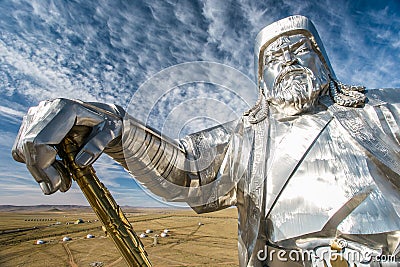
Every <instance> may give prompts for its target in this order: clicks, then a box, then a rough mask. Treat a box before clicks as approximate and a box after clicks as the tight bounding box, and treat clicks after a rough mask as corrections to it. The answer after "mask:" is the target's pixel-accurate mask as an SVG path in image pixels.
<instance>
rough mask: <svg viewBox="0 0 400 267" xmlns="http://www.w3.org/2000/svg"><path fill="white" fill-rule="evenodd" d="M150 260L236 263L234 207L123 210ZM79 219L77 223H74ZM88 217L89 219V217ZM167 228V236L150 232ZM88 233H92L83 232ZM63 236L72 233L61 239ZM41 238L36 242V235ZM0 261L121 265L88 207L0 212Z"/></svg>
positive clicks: (177, 263)
mask: <svg viewBox="0 0 400 267" xmlns="http://www.w3.org/2000/svg"><path fill="white" fill-rule="evenodd" d="M125 213H126V215H127V217H128V220H129V221H130V222H131V223H132V225H133V228H134V229H135V231H136V232H137V234H138V235H139V234H140V233H142V232H144V231H145V230H146V229H152V230H153V231H154V232H153V233H151V234H149V237H146V238H142V239H141V240H142V242H143V244H144V246H145V249H146V251H147V253H148V255H149V258H150V260H151V262H152V264H153V266H238V256H237V212H236V209H226V210H223V211H219V212H215V213H208V214H202V215H197V214H196V213H195V212H193V211H191V210H168V209H165V210H155V209H147V210H146V209H142V210H129V209H128V210H126V211H125ZM77 219H83V220H84V221H85V222H84V223H82V224H74V222H75V221H76V220H77ZM89 221H90V222H89ZM164 229H169V230H170V232H169V236H167V237H165V238H161V237H159V238H158V239H157V241H158V243H157V245H154V244H153V243H154V239H153V236H154V235H155V234H160V233H161V232H162V231H163V230H164ZM87 234H92V235H94V236H95V238H93V239H87V238H86V235H87ZM64 236H69V237H71V238H72V240H71V241H67V242H63V241H62V239H63V237H64ZM38 239H42V240H44V241H45V244H43V245H36V240H38ZM0 266H1V267H6V266H13V267H14V266H30V267H31V266H72V267H75V266H104V267H105V266H115V267H117V266H127V265H126V264H125V262H124V260H123V259H122V258H121V257H120V255H119V252H118V251H117V250H116V248H115V247H114V244H113V242H112V240H111V239H110V238H109V237H106V236H105V234H104V232H103V231H102V229H101V223H100V222H98V221H96V216H95V214H94V213H93V212H91V210H90V209H85V208H83V209H82V208H80V209H67V210H45V211H29V210H26V211H23V210H22V211H21V210H18V211H6V212H0Z"/></svg>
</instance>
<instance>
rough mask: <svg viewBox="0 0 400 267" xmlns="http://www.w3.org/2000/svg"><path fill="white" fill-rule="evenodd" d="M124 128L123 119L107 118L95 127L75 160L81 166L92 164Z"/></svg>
mask: <svg viewBox="0 0 400 267" xmlns="http://www.w3.org/2000/svg"><path fill="white" fill-rule="evenodd" d="M121 129H122V121H120V120H115V121H114V120H113V121H110V120H105V121H104V122H103V123H101V124H99V125H97V126H96V127H93V130H92V133H91V134H90V136H89V137H88V139H87V141H86V144H85V145H84V146H83V147H82V149H81V150H80V151H79V153H78V154H77V155H76V157H75V162H76V163H77V164H78V165H79V166H81V167H84V166H88V165H90V164H92V163H93V162H94V161H96V159H97V158H98V157H99V156H100V155H101V154H102V153H103V151H104V149H105V148H106V146H107V145H108V144H109V143H110V142H111V141H112V140H114V139H115V138H116V137H117V136H118V135H119V133H120V131H121Z"/></svg>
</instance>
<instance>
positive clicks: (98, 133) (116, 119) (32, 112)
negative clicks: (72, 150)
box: [12, 99, 124, 195]
mask: <svg viewBox="0 0 400 267" xmlns="http://www.w3.org/2000/svg"><path fill="white" fill-rule="evenodd" d="M123 115H124V111H123V110H122V108H120V107H118V106H114V105H106V104H100V103H83V102H80V101H75V100H68V99H56V100H52V101H43V102H41V103H40V104H39V106H37V107H32V108H30V109H29V111H28V113H27V114H26V116H24V119H23V121H22V125H21V128H20V130H19V133H18V136H17V138H16V140H15V144H14V146H13V149H12V155H13V158H14V159H15V160H16V161H19V162H22V163H26V166H27V168H28V170H29V172H30V173H31V174H32V176H33V177H34V178H35V180H36V181H37V182H38V183H39V185H40V187H41V189H42V191H43V193H44V194H46V195H49V194H52V193H54V192H56V191H57V190H60V191H61V192H65V191H67V190H68V189H69V188H70V187H71V177H70V174H69V173H68V172H67V170H66V168H65V166H64V165H63V163H62V162H61V161H60V160H58V159H56V155H57V150H56V148H55V146H56V145H58V144H59V143H60V142H61V141H62V140H63V139H64V137H65V136H66V135H67V134H68V135H69V136H71V137H72V138H73V139H74V140H75V141H76V142H77V143H78V145H79V147H80V151H79V152H78V153H77V155H76V157H75V162H76V163H77V164H78V165H80V166H81V167H83V166H87V165H90V164H92V163H93V162H94V161H95V160H96V159H97V158H98V157H99V156H100V155H101V153H102V152H103V150H104V148H105V147H106V146H107V145H108V144H110V142H112V141H113V140H114V139H115V138H117V137H118V136H120V134H121V129H122V118H123Z"/></svg>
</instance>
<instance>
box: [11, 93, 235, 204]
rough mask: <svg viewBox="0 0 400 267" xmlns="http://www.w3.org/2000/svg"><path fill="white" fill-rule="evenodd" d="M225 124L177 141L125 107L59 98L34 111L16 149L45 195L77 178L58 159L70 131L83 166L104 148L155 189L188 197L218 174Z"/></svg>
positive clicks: (181, 198)
mask: <svg viewBox="0 0 400 267" xmlns="http://www.w3.org/2000/svg"><path fill="white" fill-rule="evenodd" d="M225 128H226V127H222V126H221V127H215V128H214V129H212V130H210V131H205V132H204V133H198V134H195V135H192V136H189V137H187V138H184V139H183V140H181V141H175V140H172V139H169V138H167V137H164V136H162V135H161V134H159V133H158V132H157V131H155V130H154V129H151V128H150V127H147V126H145V125H143V124H142V123H141V122H139V121H137V120H135V119H134V118H133V117H131V116H128V115H127V114H125V111H124V110H123V109H122V108H121V107H118V106H115V105H107V104H101V103H84V102H81V101H75V100H69V99H56V100H52V101H43V102H41V103H40V104H39V106H37V107H33V108H31V109H30V110H29V111H28V113H27V115H26V116H25V117H24V120H23V123H22V125H21V128H20V131H19V134H18V136H17V138H16V141H15V144H14V146H13V149H12V154H13V157H14V159H15V160H17V161H20V162H23V163H26V165H27V167H28V170H29V171H30V172H31V174H32V175H33V177H34V178H35V180H36V181H37V182H38V183H39V184H40V187H41V188H42V190H43V192H44V193H45V194H52V193H54V192H56V191H57V190H60V191H62V192H65V191H67V190H68V189H69V187H70V186H71V179H70V177H69V174H68V172H67V171H66V169H65V166H63V163H62V162H61V161H59V160H57V158H56V154H57V151H56V146H57V145H58V144H59V143H60V142H61V141H62V140H63V139H64V137H65V136H67V135H69V136H72V137H73V138H74V139H75V141H76V142H77V143H78V145H79V147H80V152H79V153H77V156H76V158H75V161H76V163H77V164H78V165H80V166H87V165H90V164H92V163H93V162H94V161H95V160H96V159H97V158H98V157H99V156H100V155H101V153H102V152H103V151H104V152H105V153H107V154H108V155H109V156H111V157H112V158H114V159H115V160H116V161H117V162H119V163H120V164H121V165H122V166H123V167H124V168H126V169H127V170H128V171H129V172H130V173H131V174H132V175H133V176H134V177H135V178H136V179H137V180H138V181H139V182H140V183H141V184H143V185H144V186H145V187H147V188H148V189H150V190H151V191H152V192H153V193H155V194H157V195H159V196H161V197H164V198H165V199H167V200H170V201H186V200H187V197H188V194H189V188H190V187H196V186H200V185H202V184H205V183H209V182H210V181H212V180H213V179H215V174H216V173H217V171H218V168H219V166H220V165H221V163H222V160H223V155H224V154H225V147H226V146H227V143H228V140H229V129H228V130H226V129H225ZM202 138H203V139H202ZM200 146H201V147H202V149H199V147H200ZM205 146H208V148H209V149H208V148H207V149H204V148H205ZM200 151H202V152H201V153H200ZM204 151H212V152H213V153H214V154H213V155H208V154H207V153H205V152H204Z"/></svg>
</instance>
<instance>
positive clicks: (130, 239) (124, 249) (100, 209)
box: [57, 137, 151, 267]
mask: <svg viewBox="0 0 400 267" xmlns="http://www.w3.org/2000/svg"><path fill="white" fill-rule="evenodd" d="M57 148H58V154H59V156H60V157H61V158H62V160H63V162H64V164H65V166H66V167H67V169H68V171H69V172H70V174H71V175H72V178H73V179H74V180H75V181H76V183H77V184H78V185H79V187H80V188H81V190H82V192H83V194H84V195H85V197H86V199H87V200H88V202H89V204H90V206H91V207H92V208H93V211H94V212H95V213H96V215H97V217H98V218H99V220H100V221H101V222H102V223H103V225H104V227H105V229H106V230H107V232H108V233H109V235H110V236H111V238H112V240H113V241H114V244H115V245H116V247H117V249H118V250H119V252H120V253H121V254H122V256H123V257H124V259H125V261H126V262H127V264H128V266H132V267H138V266H140V267H142V266H143V267H148V266H151V263H150V261H149V259H148V258H147V253H146V251H145V250H144V246H143V244H142V242H141V241H140V239H139V238H138V236H137V235H136V233H135V231H134V230H133V228H132V225H131V224H130V223H129V221H128V220H127V218H126V217H125V214H124V213H123V212H122V210H121V208H120V207H119V206H118V205H117V203H116V202H115V200H114V198H113V197H112V195H111V194H110V192H109V191H108V189H107V188H106V187H105V186H104V184H103V183H101V182H100V180H99V178H98V177H97V176H96V172H95V171H94V169H93V167H92V166H88V167H84V168H81V167H79V166H78V165H77V164H76V163H75V160H74V159H75V155H76V153H77V152H78V151H79V148H78V146H77V144H76V142H75V141H74V140H73V139H71V138H70V137H66V138H65V139H64V140H63V141H62V142H61V144H59V145H58V146H57Z"/></svg>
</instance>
